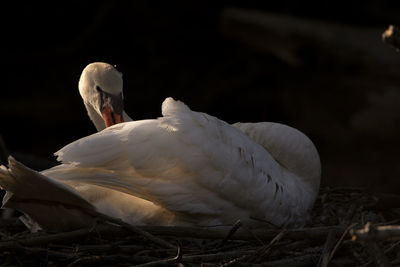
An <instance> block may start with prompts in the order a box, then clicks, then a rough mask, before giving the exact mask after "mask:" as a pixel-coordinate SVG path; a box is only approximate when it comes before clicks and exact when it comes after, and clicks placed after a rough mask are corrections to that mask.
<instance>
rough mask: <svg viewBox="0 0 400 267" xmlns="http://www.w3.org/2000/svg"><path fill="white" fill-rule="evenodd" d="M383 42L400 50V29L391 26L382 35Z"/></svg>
mask: <svg viewBox="0 0 400 267" xmlns="http://www.w3.org/2000/svg"><path fill="white" fill-rule="evenodd" d="M382 40H383V41H384V42H385V43H387V44H390V45H391V46H393V47H394V48H396V49H397V51H399V50H400V29H399V28H398V27H396V26H393V25H390V26H389V28H387V30H386V31H384V32H383V34H382Z"/></svg>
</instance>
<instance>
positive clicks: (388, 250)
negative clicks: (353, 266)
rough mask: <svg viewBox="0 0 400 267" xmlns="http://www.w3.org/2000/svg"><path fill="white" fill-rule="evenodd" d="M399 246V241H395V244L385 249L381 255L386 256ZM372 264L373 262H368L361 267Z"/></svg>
mask: <svg viewBox="0 0 400 267" xmlns="http://www.w3.org/2000/svg"><path fill="white" fill-rule="evenodd" d="M399 245H400V241H397V242H396V243H394V244H392V245H391V246H390V247H389V248H387V249H385V251H384V252H383V253H385V254H388V253H390V252H392V251H393V250H394V249H395V248H396V247H397V246H399ZM372 262H373V261H372V260H370V261H368V262H367V263H366V264H364V265H363V266H362V267H366V266H368V265H370V264H372ZM392 264H393V263H392Z"/></svg>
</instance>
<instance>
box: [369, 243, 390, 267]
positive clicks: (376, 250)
mask: <svg viewBox="0 0 400 267" xmlns="http://www.w3.org/2000/svg"><path fill="white" fill-rule="evenodd" d="M367 247H368V250H369V251H370V253H371V254H372V255H373V256H374V259H375V263H376V265H377V266H379V267H388V266H391V264H390V262H389V260H388V258H387V257H386V255H385V254H384V253H383V252H382V249H381V248H380V247H379V246H378V245H377V244H376V242H375V241H368V242H367Z"/></svg>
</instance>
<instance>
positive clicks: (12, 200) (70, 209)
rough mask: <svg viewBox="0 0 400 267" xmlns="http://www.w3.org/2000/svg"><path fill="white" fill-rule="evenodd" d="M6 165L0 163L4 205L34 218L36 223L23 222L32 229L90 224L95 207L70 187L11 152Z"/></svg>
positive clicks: (53, 228)
mask: <svg viewBox="0 0 400 267" xmlns="http://www.w3.org/2000/svg"><path fill="white" fill-rule="evenodd" d="M8 166H9V167H8V168H7V167H5V166H0V187H1V188H2V189H4V190H5V191H6V195H5V196H4V198H3V208H12V209H16V210H19V211H21V212H22V213H24V214H25V215H27V216H28V217H29V218H31V219H32V220H33V221H34V222H36V223H37V225H36V224H35V225H31V224H26V226H27V227H28V228H29V229H30V230H31V231H34V230H35V229H40V228H42V229H45V230H48V231H65V230H71V229H77V228H81V227H85V226H89V225H91V223H92V218H93V217H94V216H95V215H96V210H95V208H94V207H93V205H91V204H90V203H89V202H87V201H86V200H85V199H83V198H82V197H80V196H79V195H77V194H76V193H75V192H74V191H73V189H72V188H70V187H69V186H67V185H65V184H62V183H60V182H57V181H53V180H51V179H49V178H48V177H46V176H44V175H42V174H40V173H39V172H36V171H34V170H32V169H30V168H28V167H26V166H25V165H23V164H22V163H20V162H18V161H17V160H15V159H14V158H13V157H11V156H10V157H9V158H8ZM23 221H24V220H23ZM25 221H26V220H25Z"/></svg>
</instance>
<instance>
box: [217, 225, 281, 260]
mask: <svg viewBox="0 0 400 267" xmlns="http://www.w3.org/2000/svg"><path fill="white" fill-rule="evenodd" d="M285 232H286V230H282V231H281V232H280V233H279V234H278V235H277V236H275V237H274V238H273V239H272V240H271V242H269V244H268V245H266V246H263V247H262V248H261V249H258V250H257V251H256V252H255V253H253V254H248V255H243V256H241V257H238V258H236V259H233V260H231V261H229V262H227V263H225V264H223V265H221V267H227V266H231V265H236V264H238V263H240V262H243V261H247V262H249V261H250V260H251V258H252V257H256V259H255V260H258V259H260V258H261V257H263V256H265V255H266V254H267V253H268V252H269V251H270V250H271V248H272V247H273V246H274V245H275V244H276V243H277V242H278V241H279V240H281V239H282V238H283V236H284V235H285Z"/></svg>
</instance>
